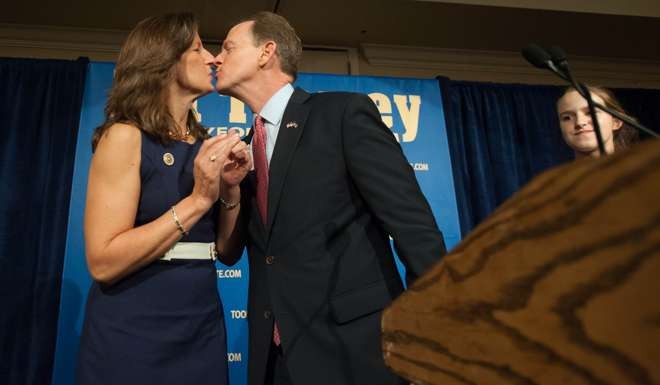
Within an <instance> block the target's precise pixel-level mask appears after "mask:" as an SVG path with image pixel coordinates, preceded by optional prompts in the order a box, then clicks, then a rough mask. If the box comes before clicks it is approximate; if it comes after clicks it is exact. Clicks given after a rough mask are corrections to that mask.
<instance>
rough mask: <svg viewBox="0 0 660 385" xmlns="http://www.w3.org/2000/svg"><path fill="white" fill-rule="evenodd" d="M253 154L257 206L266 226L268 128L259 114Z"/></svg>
mask: <svg viewBox="0 0 660 385" xmlns="http://www.w3.org/2000/svg"><path fill="white" fill-rule="evenodd" d="M252 154H253V156H254V171H255V172H256V174H257V208H258V209H259V215H261V221H262V222H263V224H264V227H265V226H266V225H267V222H266V221H267V220H268V158H266V128H265V127H264V119H263V118H262V117H261V116H259V115H256V116H255V118H254V138H252Z"/></svg>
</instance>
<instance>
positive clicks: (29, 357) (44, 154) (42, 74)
mask: <svg viewBox="0 0 660 385" xmlns="http://www.w3.org/2000/svg"><path fill="white" fill-rule="evenodd" d="M87 64H88V60H87V59H79V60H77V61H63V60H29V59H0V85H1V86H0V130H1V135H0V181H1V182H0V298H1V302H0V303H1V304H2V311H0V346H1V349H0V384H3V385H18V384H48V383H49V382H50V378H51V370H52V365H53V352H54V349H55V337H56V331H57V317H58V304H59V296H60V282H61V274H62V262H63V259H64V245H65V240H66V231H67V222H68V219H69V218H68V216H69V195H70V192H71V177H72V172H73V161H74V155H75V148H76V137H77V133H78V122H79V120H80V106H81V100H82V94H83V85H84V82H85V73H86V71H87Z"/></svg>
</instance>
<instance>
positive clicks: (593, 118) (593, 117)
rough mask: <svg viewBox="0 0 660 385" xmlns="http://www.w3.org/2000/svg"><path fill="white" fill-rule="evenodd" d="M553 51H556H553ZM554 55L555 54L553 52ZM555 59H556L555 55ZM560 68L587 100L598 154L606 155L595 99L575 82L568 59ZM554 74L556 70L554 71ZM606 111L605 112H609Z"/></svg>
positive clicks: (561, 60)
mask: <svg viewBox="0 0 660 385" xmlns="http://www.w3.org/2000/svg"><path fill="white" fill-rule="evenodd" d="M553 51H556V50H554V49H553ZM552 53H554V52H552ZM553 59H555V57H554V55H553ZM550 63H553V64H554V61H551V62H550ZM552 67H554V65H553V66H552ZM559 67H561V69H562V70H563V71H562V72H563V73H564V74H565V75H566V77H563V76H562V78H564V79H566V78H568V81H569V82H570V83H571V84H572V85H573V88H575V90H576V91H577V92H578V93H579V94H580V95H582V97H583V98H585V99H586V100H587V105H588V106H589V115H591V124H592V125H593V127H594V132H595V133H596V140H597V141H598V152H599V153H600V155H601V156H603V155H606V152H605V143H604V142H603V134H602V133H601V132H600V122H599V121H598V117H597V116H596V103H595V102H594V99H593V97H592V96H591V91H589V88H588V87H586V86H585V85H584V84H582V83H578V82H577V81H576V80H575V77H573V73H572V72H571V69H570V67H569V66H568V62H567V61H566V59H563V58H562V59H559ZM553 72H554V70H553ZM600 107H601V109H604V107H605V106H600ZM607 110H609V108H608V109H606V110H605V111H606V112H608V111H607Z"/></svg>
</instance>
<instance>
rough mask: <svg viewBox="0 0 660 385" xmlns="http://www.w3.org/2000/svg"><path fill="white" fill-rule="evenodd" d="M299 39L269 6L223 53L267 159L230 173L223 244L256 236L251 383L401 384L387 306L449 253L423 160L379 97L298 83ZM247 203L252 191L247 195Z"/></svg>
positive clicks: (256, 149) (223, 75)
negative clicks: (394, 128) (410, 151)
mask: <svg viewBox="0 0 660 385" xmlns="http://www.w3.org/2000/svg"><path fill="white" fill-rule="evenodd" d="M301 52H302V45H301V43H300V39H299V38H298V37H297V35H296V33H295V31H294V30H293V28H292V27H291V26H290V25H289V23H288V22H287V21H286V20H285V19H284V18H282V17H281V16H278V15H276V14H273V13H269V12H262V13H259V14H257V15H255V16H253V17H251V18H249V19H247V20H246V21H244V22H242V23H239V24H237V25H236V26H234V27H233V28H232V29H231V30H230V31H229V33H228V35H227V37H226V39H225V40H224V42H223V47H222V51H221V52H220V54H219V55H218V56H217V57H216V65H217V84H216V88H217V90H218V91H219V92H221V93H223V94H227V95H231V96H234V97H236V98H238V99H240V100H242V101H243V102H245V103H246V104H247V105H248V106H249V107H250V109H251V110H252V111H253V112H254V113H255V117H256V118H255V122H254V127H253V130H252V133H251V135H253V136H252V152H253V159H254V168H255V169H254V172H250V173H248V174H247V177H245V178H244V179H243V181H242V182H241V183H240V184H238V182H239V181H237V180H225V181H224V183H223V186H222V193H221V197H222V200H221V203H222V206H223V209H222V210H221V214H220V215H221V217H220V226H221V228H223V229H224V233H223V237H224V238H223V239H221V242H220V243H221V244H224V245H225V246H224V247H223V248H222V250H219V251H220V254H221V255H222V256H223V257H222V259H223V261H224V262H225V263H232V262H235V260H236V259H237V258H239V257H240V254H241V252H242V248H243V246H244V245H247V248H248V256H249V265H250V286H249V299H248V314H249V317H248V318H249V321H248V322H249V330H250V333H249V335H250V342H249V363H248V379H249V384H250V385H263V384H273V383H274V384H277V385H280V384H295V385H348V384H352V385H389V384H400V383H402V380H401V379H400V378H398V377H397V376H395V375H394V374H392V373H391V372H390V371H389V370H388V369H387V368H386V367H385V364H384V361H383V356H382V350H381V342H380V335H381V332H380V330H381V328H380V318H381V312H382V309H383V308H384V307H386V306H387V305H388V304H389V303H390V302H391V301H392V300H393V299H394V298H396V297H397V296H398V295H399V294H401V292H402V291H403V286H402V283H401V280H400V278H399V276H398V273H397V269H396V266H395V262H394V259H393V255H392V251H391V248H390V241H389V237H390V236H391V237H392V238H393V239H394V242H395V246H396V248H397V251H398V255H399V256H400V257H401V259H402V261H403V262H404V264H405V266H406V269H407V281H409V282H410V281H412V280H414V279H415V278H417V277H418V276H419V275H420V274H422V273H423V272H424V271H425V270H427V269H428V268H429V267H430V266H431V265H433V264H434V263H436V262H438V261H439V260H440V258H441V257H442V256H443V255H444V253H445V245H444V242H443V238H442V234H441V232H440V231H439V230H438V227H437V225H436V222H435V220H434V218H433V215H432V213H431V210H430V208H429V205H428V203H427V201H426V199H425V198H424V196H423V195H422V192H421V191H420V188H419V185H418V184H417V181H416V179H415V175H414V173H413V170H412V169H411V167H410V165H409V163H408V161H407V160H406V158H405V156H404V155H403V153H402V151H401V147H400V146H399V144H398V143H397V141H396V139H395V138H394V136H393V134H392V133H391V131H390V130H389V129H388V128H387V127H386V126H385V125H384V124H383V123H382V121H381V118H380V115H379V113H378V110H377V109H376V106H375V105H374V103H373V102H372V101H371V99H369V98H368V97H367V96H365V95H362V94H355V93H336V92H325V93H318V94H309V93H307V92H305V91H303V90H302V89H295V90H294V88H293V87H292V86H291V83H292V82H293V81H295V78H296V71H297V64H298V60H299V58H300V55H301ZM239 202H240V203H239Z"/></svg>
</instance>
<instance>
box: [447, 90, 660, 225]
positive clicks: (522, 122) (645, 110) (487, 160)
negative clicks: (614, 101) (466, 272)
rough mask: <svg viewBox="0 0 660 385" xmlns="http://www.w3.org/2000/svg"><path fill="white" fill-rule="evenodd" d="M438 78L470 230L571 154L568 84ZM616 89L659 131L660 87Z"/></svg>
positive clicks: (459, 193)
mask: <svg viewBox="0 0 660 385" xmlns="http://www.w3.org/2000/svg"><path fill="white" fill-rule="evenodd" d="M438 80H439V82H440V88H441V90H442V95H443V104H444V112H445V123H446V126H447V138H448V140H449V150H450V154H451V159H452V169H453V174H454V188H455V189H456V203H457V206H458V213H459V218H460V221H461V233H462V234H464V235H465V234H467V233H469V232H470V231H471V230H472V229H473V228H474V227H475V226H476V225H478V224H479V223H480V222H481V221H482V220H483V219H485V218H486V217H487V216H488V215H490V213H491V212H492V211H493V210H495V208H497V207H498V206H499V205H500V204H501V203H502V202H504V201H505V200H506V199H507V198H508V197H510V196H511V195H512V194H513V193H514V192H516V191H517V190H518V189H520V188H521V187H522V186H523V185H524V184H526V183H527V182H528V181H529V180H530V179H532V177H534V176H535V175H537V174H538V173H540V172H542V171H544V170H546V169H548V168H550V167H552V166H556V165H559V164H561V163H564V162H567V161H571V160H572V159H573V152H572V150H571V149H570V148H569V147H568V146H567V145H566V144H565V143H564V141H563V139H562V137H561V131H560V130H559V121H558V118H557V112H556V101H557V99H558V98H559V96H560V95H561V94H562V93H563V91H564V89H565V88H566V87H562V86H534V85H521V84H499V83H482V82H466V81H452V80H449V79H447V78H443V77H439V78H438ZM613 91H614V93H615V96H616V97H617V98H618V99H619V100H620V101H621V103H622V104H623V107H624V108H625V109H626V111H628V112H629V113H630V114H631V115H633V116H636V117H637V118H638V119H639V121H640V122H641V123H643V124H644V125H646V126H647V127H649V128H651V129H653V130H654V131H656V132H659V131H660V108H658V106H660V90H648V89H613ZM640 137H641V138H642V139H646V138H648V136H647V135H643V134H642V135H640Z"/></svg>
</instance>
